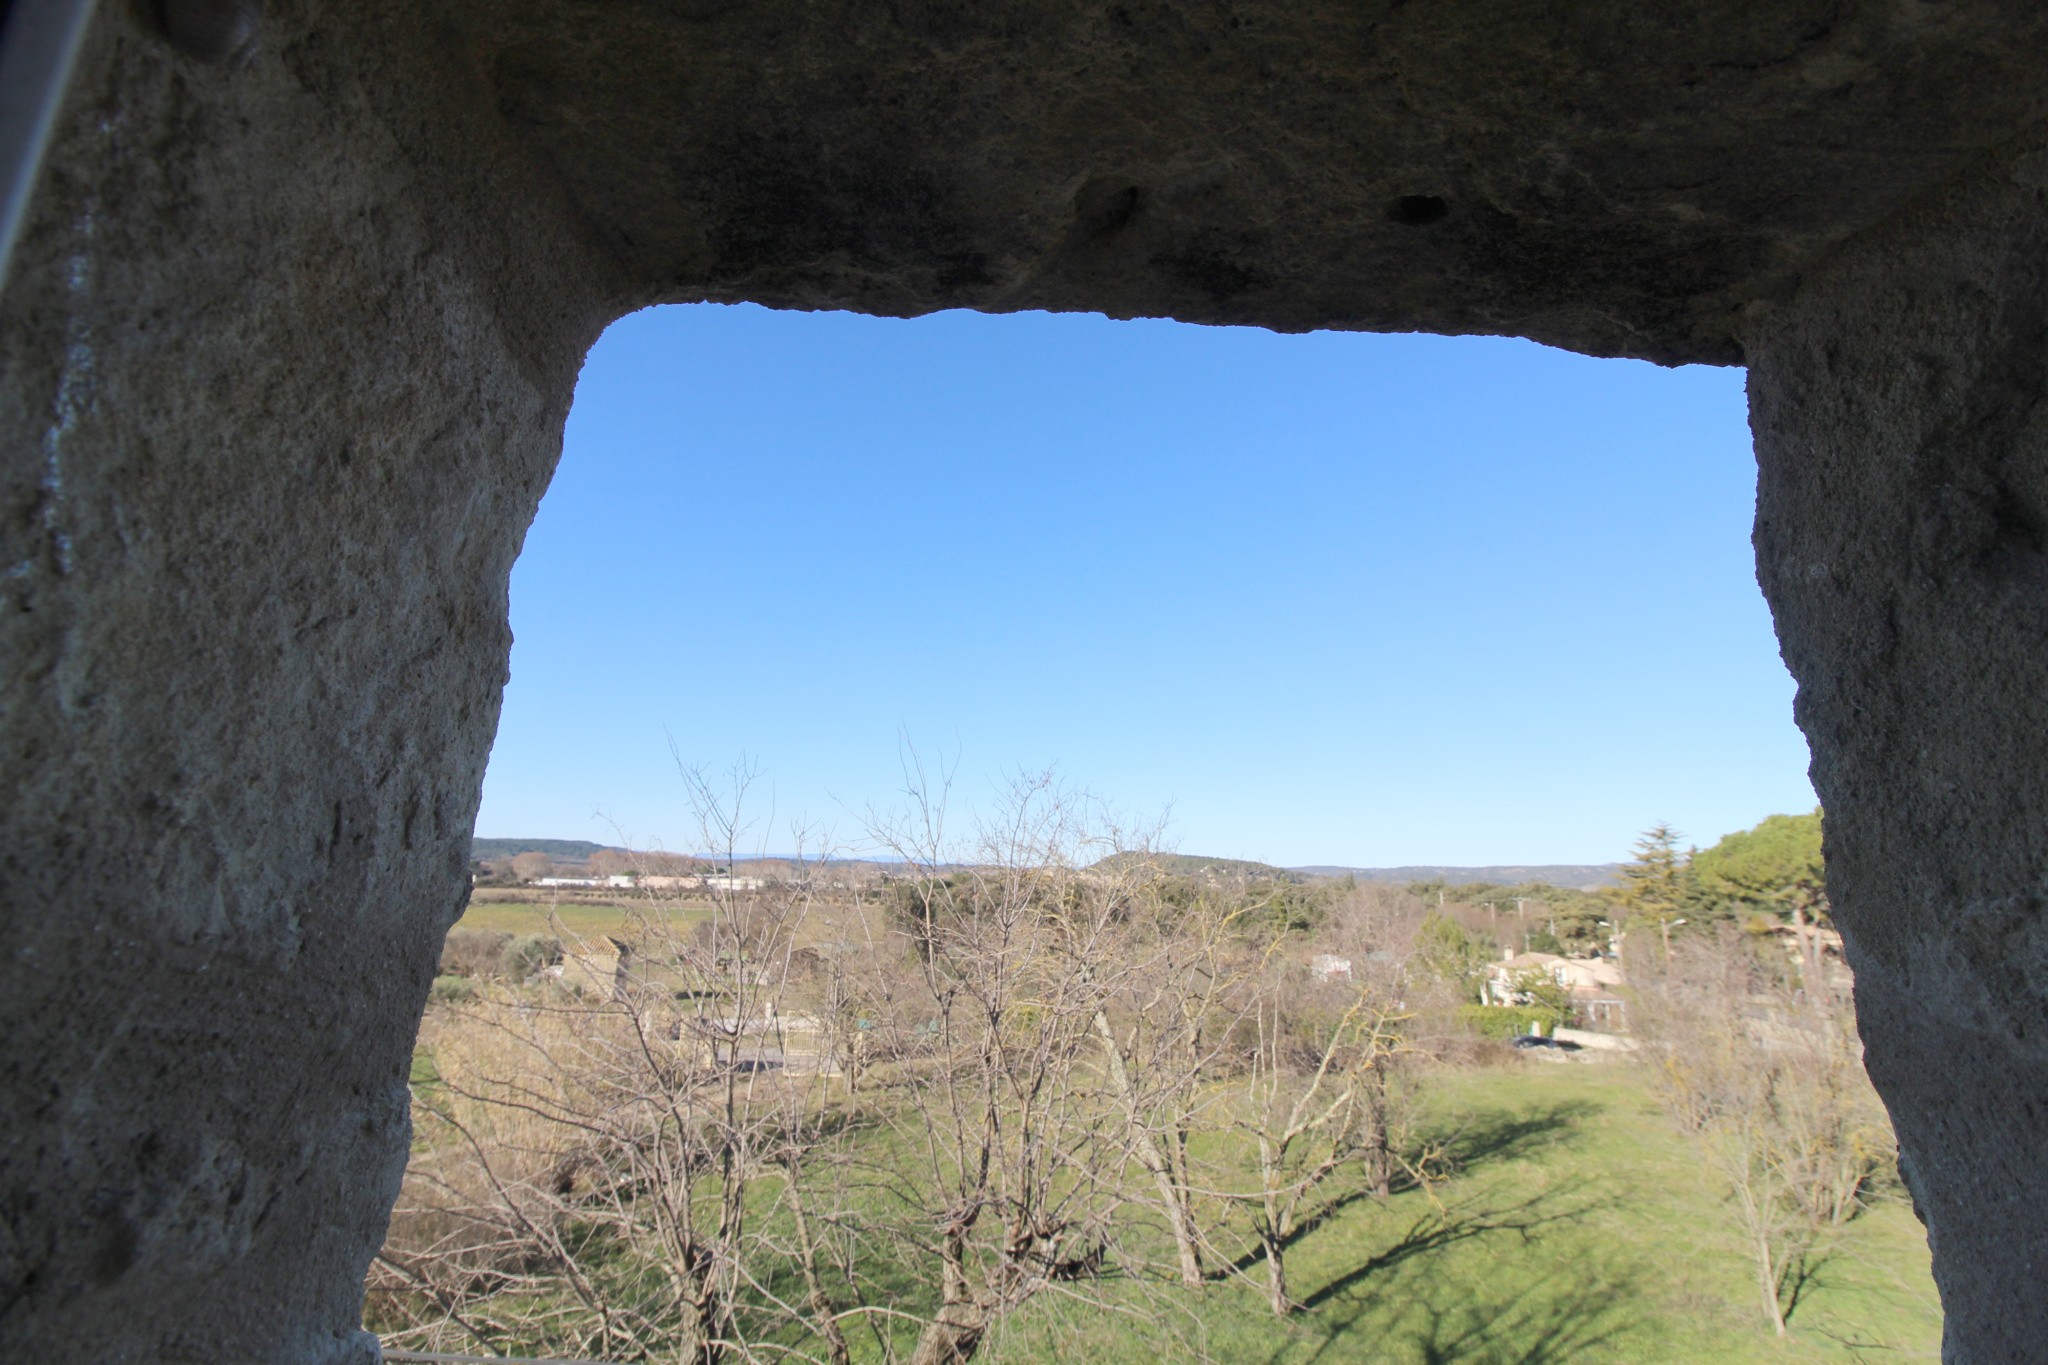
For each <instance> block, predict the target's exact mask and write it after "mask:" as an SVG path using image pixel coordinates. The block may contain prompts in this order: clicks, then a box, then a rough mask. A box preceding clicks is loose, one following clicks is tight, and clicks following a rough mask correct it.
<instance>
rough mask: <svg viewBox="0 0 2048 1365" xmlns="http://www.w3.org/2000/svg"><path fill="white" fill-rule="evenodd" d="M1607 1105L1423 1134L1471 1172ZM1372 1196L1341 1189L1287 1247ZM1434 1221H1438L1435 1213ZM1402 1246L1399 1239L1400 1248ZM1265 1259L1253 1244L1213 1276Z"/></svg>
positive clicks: (1477, 1121) (1486, 1114)
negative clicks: (1474, 1168) (1475, 1167)
mask: <svg viewBox="0 0 2048 1365" xmlns="http://www.w3.org/2000/svg"><path fill="white" fill-rule="evenodd" d="M1604 1109H1605V1106H1604V1105H1600V1104H1596V1103H1593V1102H1591V1101H1588V1100H1559V1101H1557V1102H1556V1103H1553V1104H1550V1105H1547V1106H1544V1107H1543V1108H1541V1109H1537V1110H1534V1111H1529V1110H1522V1111H1519V1112H1517V1111H1510V1110H1505V1109H1495V1110H1487V1111H1483V1112H1481V1113H1478V1114H1475V1115H1469V1116H1466V1117H1465V1118H1463V1119H1461V1120H1460V1121H1459V1123H1458V1124H1456V1125H1455V1126H1453V1127H1446V1128H1443V1129H1440V1130H1435V1131H1430V1132H1426V1133H1425V1134H1423V1137H1422V1145H1423V1146H1424V1147H1432V1148H1435V1149H1436V1150H1437V1151H1439V1152H1441V1153H1442V1154H1443V1157H1444V1158H1445V1160H1446V1161H1447V1163H1448V1165H1449V1166H1450V1168H1451V1169H1452V1170H1453V1171H1469V1170H1471V1169H1472V1168H1473V1167H1474V1166H1479V1165H1483V1164H1485V1163H1486V1162H1488V1161H1508V1160H1514V1159H1516V1158H1518V1157H1524V1156H1530V1155H1533V1154H1535V1153H1536V1152H1539V1151H1542V1150H1544V1149H1546V1148H1548V1147H1551V1146H1554V1145H1556V1144H1557V1143H1560V1142H1564V1141H1566V1140H1568V1139H1569V1138H1570V1136H1571V1135H1572V1134H1573V1133H1575V1132H1576V1131H1577V1130H1578V1127H1579V1124H1580V1123H1581V1122H1582V1121H1583V1120H1585V1119H1588V1118H1591V1117H1593V1116H1594V1115H1597V1114H1599V1113H1601V1112H1603V1111H1604ZM1414 1188H1415V1186H1414V1185H1413V1184H1412V1183H1409V1184H1406V1185H1404V1186H1401V1187H1398V1188H1397V1189H1396V1190H1395V1193H1397V1194H1399V1193H1402V1192H1403V1191H1404V1190H1413V1189H1414ZM1370 1197H1371V1192H1370V1191H1369V1190H1364V1189H1356V1188H1354V1189H1348V1190H1344V1191H1341V1192H1340V1193H1338V1194H1336V1195H1335V1196H1333V1197H1332V1198H1330V1199H1329V1200H1327V1201H1326V1202H1324V1203H1323V1204H1321V1205H1319V1206H1318V1207H1317V1208H1315V1209H1314V1210H1312V1211H1311V1212H1309V1213H1307V1214H1304V1215H1303V1216H1302V1218H1301V1219H1300V1221H1299V1222H1297V1223H1296V1224H1295V1227H1294V1231H1293V1232H1291V1233H1289V1234H1288V1236H1287V1239H1286V1241H1285V1242H1284V1243H1283V1246H1284V1247H1285V1249H1286V1250H1289V1251H1292V1250H1293V1249H1294V1246H1295V1244H1296V1243H1298V1242H1300V1241H1301V1240H1302V1239H1303V1238H1306V1237H1308V1236H1309V1235H1310V1234H1311V1233H1314V1232H1315V1231H1316V1230H1317V1229H1319V1228H1321V1227H1323V1226H1324V1225H1325V1224H1327V1223H1328V1222H1329V1221H1330V1220H1331V1219H1333V1218H1335V1217H1336V1216H1337V1215H1338V1214H1340V1213H1342V1212H1344V1210H1346V1209H1348V1208H1350V1207H1351V1206H1352V1205H1353V1204H1356V1203H1358V1202H1360V1201H1361V1200H1364V1199H1367V1198H1370ZM1430 1221H1439V1220H1436V1219H1434V1218H1432V1219H1431V1220H1430ZM1419 1226H1420V1224H1418V1227H1419ZM1399 1245H1400V1244H1397V1249H1398V1246H1399ZM1418 1249H1419V1248H1418ZM1265 1259H1266V1253H1265V1251H1264V1250H1263V1249H1262V1248H1259V1247H1250V1248H1248V1249H1246V1250H1245V1251H1244V1252H1242V1253H1241V1254H1239V1255H1238V1256H1236V1257H1234V1258H1233V1259H1232V1260H1231V1261H1230V1262H1229V1264H1228V1265H1225V1266H1221V1267H1218V1268H1217V1269H1215V1270H1213V1271H1211V1272H1210V1274H1209V1278H1210V1279H1213V1280H1225V1279H1229V1278H1231V1277H1232V1276H1233V1275H1244V1274H1248V1273H1250V1271H1251V1268H1252V1267H1253V1266H1255V1265H1257V1264H1259V1262H1261V1261H1263V1260H1265ZM1373 1268H1374V1267H1371V1266H1366V1267H1361V1268H1360V1269H1359V1270H1358V1271H1356V1272H1353V1273H1354V1274H1359V1275H1363V1274H1366V1273H1370V1271H1371V1270H1372V1269H1373ZM1379 1268H1381V1269H1384V1267H1379ZM1324 1292H1325V1294H1328V1293H1332V1292H1337V1291H1336V1289H1335V1288H1332V1289H1330V1290H1326V1291H1324Z"/></svg>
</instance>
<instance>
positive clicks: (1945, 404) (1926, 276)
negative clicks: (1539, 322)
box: [1750, 151, 2048, 1362]
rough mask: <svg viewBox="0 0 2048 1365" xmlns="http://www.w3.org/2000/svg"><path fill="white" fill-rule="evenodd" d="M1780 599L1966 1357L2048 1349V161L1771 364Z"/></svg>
mask: <svg viewBox="0 0 2048 1365" xmlns="http://www.w3.org/2000/svg"><path fill="white" fill-rule="evenodd" d="M1750 357H1751V369H1750V404H1751V422H1752V426H1753V427H1754V430H1755V436H1756V449H1757V459H1758V464H1759V468H1760V471H1761V476H1760V480H1759V497H1758V505H1757V519H1756V549H1757V565H1758V577H1759V579H1760V580H1761V582H1762V583H1763V586H1764V589H1765V593H1766V595H1767V596H1768V597H1769V599H1770V602H1771V606H1772V610H1773V611H1774V613H1775V615H1776V618H1777V626H1778V635H1779V638H1780V640H1781V641H1782V642H1783V649H1784V656H1785V661H1786V663H1787V664H1788V665H1789V666H1790V668H1791V670H1792V673H1793V676H1794V677H1795V678H1797V680H1798V682H1799V699H1798V706H1797V713H1798V717H1799V723H1800V725H1801V727H1802V728H1804V730H1805V731H1806V734H1807V737H1808V739H1809V741H1810V742H1811V744H1812V748H1813V779H1814V785H1815V787H1816V788H1817V789H1818V791H1819V793H1820V797H1821V800H1822V803H1823V804H1824V805H1825V806H1826V808H1827V813H1828V819H1827V832H1826V837H1827V860H1828V890H1829V895H1830V898H1831V900H1832V901H1833V905H1834V915H1835V920H1836V923H1837V924H1838V925H1839V926H1840V928H1841V930H1842V934H1843V938H1844V941H1845V944H1846V947H1847V951H1848V954H1849V961H1850V963H1851V965H1852V966H1853V967H1854V968H1855V972H1856V1007H1857V1018H1858V1022H1859V1024H1860V1027H1861V1029H1862V1032H1863V1037H1864V1042H1865V1057H1866V1062H1867V1064H1868V1066H1869V1068H1870V1072H1871V1076H1872V1078H1873V1079H1874V1080H1875V1081H1876V1082H1877V1086H1878V1089H1879V1090H1880V1092H1882V1094H1883V1096H1884V1099H1885V1102H1886V1104H1887V1105H1888V1106H1889V1108H1890V1110H1891V1114H1892V1121H1893V1123H1894V1125H1895V1127H1896V1128H1897V1130H1898V1136H1899V1143H1900V1148H1901V1162H1900V1166H1901V1170H1902V1173H1903V1174H1904V1175H1905V1177H1906V1181H1907V1185H1908V1187H1909V1189H1910V1190H1911V1192H1912V1194H1913V1199H1914V1205H1915V1207H1916V1209H1917V1210H1918V1212H1919V1213H1920V1216H1921V1219H1922V1221H1923V1222H1925V1223H1926V1225H1927V1230H1928V1238H1929V1241H1930V1243H1931V1244H1932V1247H1933V1252H1934V1273H1935V1278H1936V1280H1937V1282H1938V1283H1939V1285H1940V1288H1941V1295H1942V1304H1943V1307H1944V1310H1945V1312H1946V1315H1947V1333H1946V1356H1947V1358H1948V1359H1950V1360H1952V1361H1971V1362H1976V1361H1984V1362H1991V1361H2019V1360H2037V1359H2040V1358H2041V1355H2042V1352H2043V1349H2044V1343H2048V1295H2044V1294H2043V1293H2042V1276H2043V1273H2044V1271H2048V1141H2044V1140H2043V1139H2044V1129H2043V1124H2044V1122H2048V926H2044V924H2043V919H2042V911H2043V905H2044V898H2048V835H2044V832H2048V780H2044V775H2048V152H2043V151H2033V152H2028V153H2025V154H2023V155H2018V156H2015V157H2013V158H2012V159H2010V160H2007V161H2004V162H2002V163H2001V164H1998V165H1997V166H1995V167H1993V168H1991V169H1989V170H1988V171H1987V172H1985V173H1984V174H1981V175H1979V176H1976V177H1973V178H1971V179H1970V180H1969V181H1968V182H1967V183H1964V184H1960V185H1957V186H1954V187H1952V188H1951V189H1950V190H1948V191H1947V192H1945V193H1943V194H1941V195H1938V196H1934V197H1932V198H1931V199H1930V201H1929V202H1927V203H1924V204H1922V205H1921V206H1920V207H1919V208H1918V209H1917V210H1916V211H1915V212H1914V213H1913V214H1911V215H1909V216H1907V217H1906V218H1904V219H1902V220H1901V221H1898V222H1895V223H1892V224H1889V225H1887V226H1886V228H1884V229H1883V230H1880V231H1877V232H1874V233H1872V234H1870V235H1869V236H1868V237H1866V238H1864V239H1862V240H1859V242H1858V243H1857V244H1856V246H1855V248H1854V249H1853V250H1851V251H1847V252H1844V253H1843V254H1842V256H1841V257H1840V258H1839V259H1838V260H1836V261H1835V262H1834V263H1832V265H1831V267H1830V268H1829V269H1827V270H1825V271H1822V272H1819V273H1818V274H1817V275H1816V276H1815V277H1814V278H1812V279H1810V280H1809V281H1808V282H1807V283H1806V284H1805V286H1804V287H1803V288H1802V289H1801V290H1800V292H1799V294H1798V296H1797V298H1796V299H1795V300H1794V301H1793V302H1792V304H1790V305H1789V306H1787V307H1784V308H1780V309H1776V310H1773V311H1771V312H1770V313H1769V314H1768V315H1766V316H1763V317H1760V318H1759V320H1758V325H1757V328H1756V331H1755V333H1754V335H1753V336H1752V337H1751V339H1750Z"/></svg>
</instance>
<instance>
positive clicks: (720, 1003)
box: [372, 766, 847, 1365]
mask: <svg viewBox="0 0 2048 1365" xmlns="http://www.w3.org/2000/svg"><path fill="white" fill-rule="evenodd" d="M686 777H687V779H688V782H689V790H690V792H691V794H692V798H693V801H694V803H695V804H696V807H697V810H698V814H699V817H700V819H701V820H702V821H703V822H704V824H705V832H706V839H707V842H708V843H710V844H711V845H712V846H713V847H715V848H717V849H718V851H720V852H722V853H725V854H727V855H728V856H729V855H730V854H731V853H732V852H734V851H735V845H736V844H737V842H738V840H739V839H740V838H741V837H743V836H744V834H745V832H746V830H747V828H748V826H747V824H746V822H745V820H744V818H743V817H744V816H745V814H746V794H747V790H748V786H749V784H750V782H751V780H752V774H751V772H750V771H749V770H748V769H746V768H745V767H744V766H742V767H739V768H736V769H735V770H734V771H733V773H732V774H730V775H729V777H730V787H729V789H728V790H723V791H721V790H717V789H715V788H714V786H713V784H712V783H711V782H710V781H709V780H707V779H706V778H704V777H703V775H702V774H699V773H695V772H691V773H688V774H686ZM673 908H674V907H669V906H662V905H659V904H655V905H651V906H650V907H649V909H648V910H647V912H646V913H644V914H642V915H641V916H640V917H639V919H638V921H637V923H636V924H635V926H634V931H633V932H632V934H631V935H630V937H621V938H617V939H614V940H612V942H611V951H610V952H606V951H605V948H604V946H603V945H601V944H598V943H584V942H580V941H573V936H571V937H572V941H573V948H572V951H570V952H569V953H568V954H567V955H566V956H565V961H564V963H563V967H562V971H561V973H560V975H559V977H557V978H555V979H553V980H552V981H551V982H550V983H549V984H548V986H547V987H545V988H544V989H542V990H540V991H538V992H526V993H517V992H506V993H503V994H500V995H498V996H495V997H491V998H485V999H482V1000H480V1001H479V1002H478V1003H477V1004H476V1005H475V1006H474V1007H473V1008H471V1009H470V1010H468V1011H466V1013H465V1015H464V1017H463V1019H462V1021H461V1022H462V1024H463V1025H464V1027H463V1028H461V1029H460V1030H454V1029H444V1030H442V1032H441V1034H440V1036H438V1037H437V1038H435V1039H434V1040H432V1041H433V1043H434V1047H433V1056H434V1058H435V1060H436V1063H437V1064H438V1068H439V1073H440V1074H439V1084H438V1086H437V1087H436V1088H435V1089H434V1090H433V1092H432V1099H431V1100H430V1101H429V1102H428V1103H426V1104H424V1105H423V1106H421V1109H420V1114H419V1118H420V1132H421V1135H422V1137H423V1139H424V1140H425V1142H426V1143H427V1144H428V1146H429V1149H430V1153H429V1154H428V1155H426V1156H425V1157H424V1158H419V1157H416V1158H415V1160H414V1162H413V1165H412V1168H411V1170H410V1171H409V1173H408V1178H407V1182H406V1188H405V1192H404V1195H403V1197H402V1199H401V1204H400V1208H399V1211H398V1215H397V1217H396V1219H395V1221H394V1235H393V1239H392V1242H391V1244H390V1245H388V1246H387V1247H386V1249H385V1252H384V1254H383V1256H382V1257H381V1258H380V1268H381V1270H382V1272H383V1277H382V1280H381V1282H380V1281H378V1280H374V1279H373V1283H372V1289H373V1291H381V1293H382V1304H383V1307H384V1309H385V1311H386V1312H387V1314H389V1315H392V1316H396V1317H398V1318H400V1319H401V1320H402V1322H403V1323H404V1326H405V1328H406V1329H407V1330H405V1331H403V1332H401V1334H400V1335H401V1336H403V1337H404V1338H405V1339H406V1340H408V1341H419V1342H422V1343H426V1344H435V1345H438V1344H442V1343H443V1342H445V1341H447V1340H449V1339H450V1337H451V1334H454V1335H455V1336H458V1337H461V1338H466V1339H468V1340H470V1341H473V1342H475V1343H477V1344H480V1345H484V1346H486V1347H488V1348H489V1349H491V1350H493V1351H501V1350H505V1349H508V1348H512V1347H525V1348H545V1349H549V1350H558V1351H561V1352H564V1353H567V1354H573V1355H578V1356H591V1355H595V1356H600V1357H606V1358H632V1359H643V1358H655V1357H660V1358H674V1359H681V1360H687V1361H690V1362H692V1363H693V1365H717V1363H718V1362H721V1361H724V1360H726V1359H727V1358H728V1357H731V1356H734V1355H738V1356H740V1357H743V1358H752V1356H753V1353H754V1349H755V1345H756V1344H757V1343H759V1342H761V1341H763V1340H766V1339H770V1338H773V1339H776V1340H778V1341H782V1342H784V1346H783V1350H784V1352H785V1353H788V1352H789V1351H790V1350H791V1349H792V1348H791V1347H790V1346H789V1345H788V1343H789V1342H790V1341H792V1340H793V1341H795V1342H798V1343H804V1342H808V1343H810V1344H811V1347H810V1348H806V1347H804V1346H802V1345H798V1346H797V1347H795V1348H794V1351H795V1353H796V1354H798V1355H799V1356H806V1355H807V1356H809V1357H810V1358H814V1359H829V1360H833V1361H843V1360H845V1359H846V1358H847V1346H846V1342H845V1338H844V1334H843V1330H842V1328H841V1325H840V1319H841V1317H842V1315H843V1314H842V1310H840V1309H839V1308H837V1307H835V1305H834V1301H833V1297H832V1294H831V1292H830V1290H829V1289H828V1279H830V1278H831V1277H830V1276H829V1275H828V1273H827V1269H826V1266H825V1264H824V1259H823V1258H824V1248H825V1242H826V1240H827V1238H826V1234H825V1232H824V1231H822V1230H821V1227H820V1224H821V1216H820V1211H819V1210H818V1209H816V1208H815V1207H814V1206H813V1205H814V1197H812V1198H807V1196H808V1195H812V1192H811V1191H809V1190H807V1189H806V1181H807V1178H808V1175H809V1173H810V1171H809V1168H810V1166H811V1164H812V1163H813V1161H814V1160H817V1159H819V1158H820V1154H821V1153H822V1152H823V1150H824V1149H825V1147H826V1146H827V1144H828V1142H829V1140H830V1135H831V1133H832V1132H833V1131H834V1129H835V1123H836V1121H837V1119H838V1118H839V1117H840V1115H838V1114H837V1113H836V1111H835V1107H834V1103H833V1100H832V1095H831V1089H832V1087H831V1079H832V1078H831V1068H830V1066H829V1065H828V1064H826V1061H825V1059H829V1058H830V1057H831V1056H833V1055H834V1053H835V1051H836V1045H835V1041H834V1039H833V1038H832V1037H831V1036H830V1034H831V1031H832V1029H833V1027H834V1023H833V1021H832V1020H831V1019H830V1018H829V1017H827V1018H820V1017H817V1016H815V1015H812V1014H809V1013H808V1012H796V1011H792V1010H791V1009H790V1008H789V1001H790V994H791V975H792V974H791V970H790V966H791V962H792V958H793V955H794V952H795V944H796V938H797V936H798V933H799V930H800V929H801V927H802V925H803V922H804V920H805V918H806V917H807V916H808V915H809V914H810V912H811V911H812V909H813V907H812V905H811V902H810V898H809V893H808V891H806V890H805V889H804V884H803V882H802V881H801V880H798V881H796V882H794V883H791V884H786V885H785V886H784V887H783V888H781V889H777V890H774V891H769V892H763V893H757V894H740V893H736V892H730V891H728V892H722V893H719V894H716V895H714V897H713V900H712V903H711V906H710V908H709V914H708V916H706V917H705V918H704V919H703V921H702V925H701V927H700V928H699V929H698V930H696V931H694V932H686V929H685V925H684V922H683V919H682V917H681V916H679V915H677V914H675V913H672V911H673ZM792 1034H800V1035H802V1036H801V1038H800V1039H798V1038H793V1037H792V1036H791V1035H792ZM799 1062H802V1063H803V1064H801V1065H800V1064H798V1063H799ZM829 1220H830V1211H826V1213H825V1215H824V1219H823V1220H822V1221H826V1222H829ZM785 1227H789V1228H793V1229H794V1237H793V1238H790V1237H783V1236H779V1235H777V1231H776V1230H778V1229H782V1228H785ZM792 1261H793V1262H794V1265H795V1268H796V1270H797V1272H798V1274H799V1278H800V1280H801V1282H802V1283H803V1284H804V1286H805V1292H804V1294H803V1295H801V1296H800V1297H798V1298H797V1299H795V1300H793V1301H792V1300H789V1299H786V1298H784V1297H783V1296H782V1295H781V1293H780V1291H779V1290H778V1289H777V1288H776V1287H775V1286H776V1283H777V1276H776V1274H775V1273H774V1271H775V1269H776V1268H778V1267H783V1266H788V1265H790V1264H791V1262H792Z"/></svg>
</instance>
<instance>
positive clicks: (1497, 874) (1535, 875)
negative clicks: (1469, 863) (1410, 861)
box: [1288, 863, 1621, 891]
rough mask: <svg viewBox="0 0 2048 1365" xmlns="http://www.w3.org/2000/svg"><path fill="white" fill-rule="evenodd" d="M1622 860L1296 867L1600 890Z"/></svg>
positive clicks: (1367, 876)
mask: <svg viewBox="0 0 2048 1365" xmlns="http://www.w3.org/2000/svg"><path fill="white" fill-rule="evenodd" d="M1620 869H1621V864H1620V863H1533V864H1529V865H1525V866H1512V867H1511V866H1500V867H1295V868H1289V869H1288V870H1289V871H1290V872H1299V873H1301V874H1302V875H1303V876H1306V877H1356V878H1358V880H1360V881H1362V882H1400V883H1403V884H1406V883H1408V882H1435V881H1441V882H1446V883H1448V884H1450V885H1452V886H1466V885H1469V884H1471V883H1473V882H1492V883H1493V884H1495V885H1496V886H1520V885H1521V884H1522V883H1524V882H1542V883H1544V884H1545V885H1548V886H1557V887H1566V888H1569V889H1572V890H1577V891H1597V890H1599V889H1600V888H1601V887H1603V886H1612V885H1614V883H1615V881H1616V880H1617V879H1618V876H1619V873H1620Z"/></svg>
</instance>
